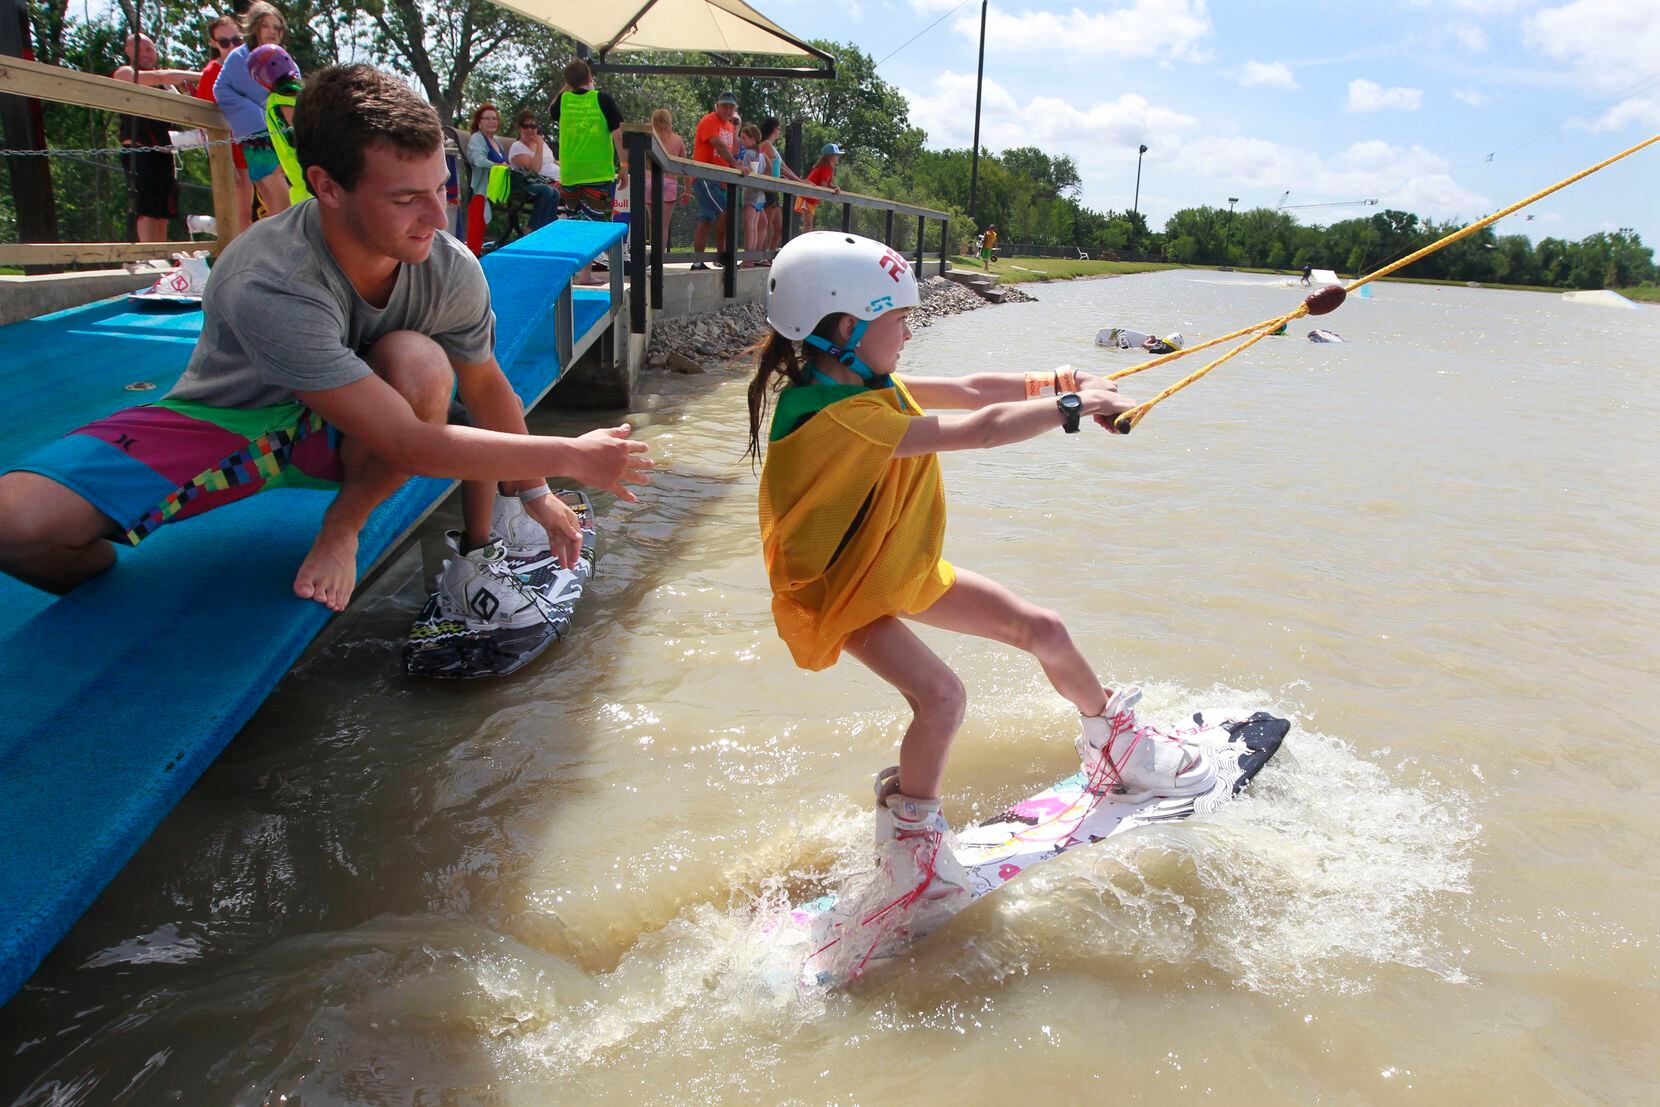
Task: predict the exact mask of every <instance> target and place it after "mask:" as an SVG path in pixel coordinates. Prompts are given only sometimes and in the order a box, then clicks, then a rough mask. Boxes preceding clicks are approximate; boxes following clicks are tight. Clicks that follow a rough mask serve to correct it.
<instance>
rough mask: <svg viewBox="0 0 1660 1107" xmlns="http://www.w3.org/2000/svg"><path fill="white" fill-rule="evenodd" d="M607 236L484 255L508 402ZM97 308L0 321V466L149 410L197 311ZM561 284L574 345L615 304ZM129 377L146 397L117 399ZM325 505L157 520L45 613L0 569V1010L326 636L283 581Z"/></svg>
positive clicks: (405, 521) (594, 233)
mask: <svg viewBox="0 0 1660 1107" xmlns="http://www.w3.org/2000/svg"><path fill="white" fill-rule="evenodd" d="M624 230H625V228H624V227H623V226H622V225H620V224H606V223H581V222H559V223H554V224H552V225H550V226H548V227H546V228H543V229H542V230H540V231H537V232H535V233H534V234H532V235H530V236H528V237H527V238H524V239H520V240H519V241H518V242H515V243H513V244H511V245H509V246H507V247H504V248H503V249H502V250H499V251H497V252H496V253H494V254H491V255H489V256H488V257H486V258H485V259H484V270H485V275H486V276H487V277H488V278H489V280H490V288H491V298H492V302H493V304H494V307H495V311H496V318H497V335H496V353H497V359H498V360H499V361H500V362H501V363H502V366H503V368H504V370H505V371H506V372H507V376H508V379H509V381H510V382H511V383H512V385H513V387H514V389H515V390H516V391H517V392H518V394H519V395H520V397H521V398H522V399H524V400H525V401H526V403H527V404H530V403H533V402H534V401H535V400H536V399H537V398H538V397H540V396H541V395H542V394H543V393H544V392H545V391H546V390H547V389H548V387H549V386H550V385H551V384H552V383H553V381H554V380H555V379H557V377H558V376H559V374H560V373H561V372H562V370H563V368H564V367H563V366H561V365H560V364H559V361H558V359H557V358H556V357H555V356H554V355H553V351H554V349H555V348H556V347H557V335H556V334H555V332H554V328H553V315H554V312H553V310H552V308H553V304H554V301H555V300H556V299H557V297H558V294H559V292H560V290H561V289H562V288H564V287H565V286H566V285H568V284H569V282H570V280H571V278H572V276H573V275H574V274H575V273H576V271H577V270H578V269H579V268H581V267H582V266H584V265H586V264H587V262H588V261H589V260H590V259H592V258H593V257H595V256H596V255H598V254H600V253H602V252H604V251H605V250H607V249H609V248H610V247H611V246H612V244H613V243H615V242H616V241H618V240H619V239H620V238H621V237H622V235H623V233H624ZM130 308H131V305H129V304H128V303H127V302H126V301H125V300H124V299H123V300H116V301H106V302H104V303H99V304H94V305H90V306H88V307H85V308H77V309H74V310H72V311H66V312H59V313H57V314H55V315H51V316H45V317H42V318H39V319H33V320H29V321H27V322H24V323H17V324H13V325H12V326H9V327H4V328H0V349H4V350H5V351H6V356H5V357H4V358H0V390H3V394H4V395H5V396H6V398H7V403H5V404H3V405H0V471H3V470H4V469H5V468H6V467H7V466H9V465H10V464H13V463H15V462H17V461H18V460H20V459H21V458H22V457H24V456H26V455H27V454H29V453H30V452H32V451H33V450H35V449H36V448H38V447H39V446H42V445H44V444H46V443H47V442H49V441H51V440H53V439H54V438H56V437H58V436H59V435H62V434H63V433H64V432H66V431H68V430H71V429H73V428H74V427H77V426H79V425H81V424H83V423H86V422H89V421H91V420H93V419H96V418H99V417H101V416H103V415H106V414H108V413H109V412H111V411H113V410H116V409H117V408H121V407H126V406H131V405H132V404H138V403H144V402H147V401H149V400H152V399H154V398H156V397H157V396H159V395H162V394H163V393H164V392H165V391H166V390H167V389H168V388H169V387H171V386H172V384H173V381H174V380H175V379H176V378H177V377H178V375H179V373H180V372H181V371H182V370H183V369H184V366H185V364H186V362H187V361H188V360H189V357H190V351H191V348H192V347H193V345H194V343H195V339H196V335H197V333H198V332H199V330H200V326H201V313H200V312H199V311H183V312H179V311H170V310H165V309H164V310H162V311H153V310H130ZM616 309H617V306H616V305H613V304H612V303H611V299H610V295H609V292H608V290H605V289H582V290H577V295H575V296H574V297H573V316H574V325H573V327H572V330H573V332H574V334H575V335H576V336H577V337H580V336H582V335H584V334H586V333H588V332H589V331H590V330H591V329H592V327H593V326H594V325H595V324H596V323H597V322H599V321H601V320H603V319H604V318H605V317H606V316H607V314H608V313H610V312H612V311H613V310H616ZM137 382H148V383H150V384H153V385H155V386H156V387H155V388H154V389H153V390H145V391H129V390H128V389H127V386H128V385H129V384H134V383H137ZM453 486H454V482H452V481H447V480H437V479H432V478H416V479H413V480H410V481H408V482H406V483H405V484H404V486H403V487H402V488H400V489H399V490H398V491H397V492H396V493H394V494H393V495H392V496H391V497H390V498H389V499H388V500H387V501H386V502H385V503H383V504H382V505H381V506H380V507H379V508H378V509H377V510H376V511H375V513H374V515H373V516H372V517H371V518H370V520H369V523H368V525H367V526H366V527H365V528H364V531H363V534H362V536H361V539H360V543H359V548H358V568H359V571H360V572H361V571H365V570H366V569H367V568H368V567H369V566H370V565H372V564H373V563H374V562H375V561H376V560H377V559H379V558H380V557H381V556H382V555H383V554H385V553H387V552H388V551H389V550H391V549H392V548H393V547H394V546H395V545H396V544H397V543H398V542H399V541H400V540H401V539H402V538H403V537H405V536H406V535H407V534H408V533H409V532H410V531H411V530H412V529H413V528H414V526H415V525H416V524H417V523H419V522H420V520H421V519H422V518H424V517H425V515H426V514H427V513H428V512H429V511H431V510H432V508H433V507H434V506H436V505H437V503H438V502H439V501H440V500H441V499H442V498H443V497H444V495H445V494H446V493H447V492H448V491H449V489H450V488H452V487H453ZM330 498H331V496H330V494H329V493H326V492H320V491H311V490H301V489H281V490H277V491H273V492H267V493H265V494H263V495H260V496H256V497H253V498H251V499H247V500H241V501H238V502H236V503H233V504H230V505H228V506H226V507H222V508H219V509H218V510H215V511H213V512H211V513H209V514H207V515H205V516H202V517H200V518H196V519H192V520H190V521H188V522H185V523H180V524H177V525H174V526H170V527H166V528H164V530H163V531H162V532H160V533H158V534H157V535H155V536H154V537H152V538H151V539H149V540H148V541H146V542H145V543H144V544H143V545H142V546H140V547H138V548H137V549H126V548H121V549H120V550H119V556H118V561H117V564H116V566H115V567H114V568H113V569H112V570H111V571H110V572H108V573H106V574H104V575H103V576H101V577H99V578H98V579H95V580H92V581H89V582H88V583H86V584H85V585H83V586H81V587H80V588H78V589H76V590H75V591H74V592H73V593H71V594H70V595H68V596H64V597H62V598H57V599H54V598H53V597H51V596H47V595H45V594H44V593H41V592H37V591H35V590H34V589H32V588H29V587H27V586H25V585H22V584H19V583H17V582H16V581H13V580H12V579H11V578H9V577H5V576H3V575H0V672H4V673H5V674H6V675H5V679H4V680H3V681H0V719H3V720H5V723H4V729H3V730H0V1002H4V1001H5V1000H6V999H9V998H10V997H11V995H12V993H13V992H15V991H16V990H17V988H18V987H19V986H20V985H21V984H22V983H23V981H24V980H26V979H27V978H28V976H29V974H30V973H31V972H33V971H34V968H35V966H36V965H37V964H39V962H40V960H41V959H42V958H43V957H45V955H46V954H47V953H48V952H49V951H50V950H51V948H52V946H53V945H55V944H56V943H57V941H58V939H59V938H61V937H62V936H63V934H64V933H65V932H66V931H67V930H68V929H69V927H70V926H71V925H73V924H74V922H75V920H76V919H77V918H79V917H80V915H81V913H82V912H84V911H85V910H86V909H87V907H89V906H90V905H91V903H92V901H93V900H94V899H95V898H96V897H97V895H98V893H99V892H100V891H101V890H102V889H103V887H104V886H105V885H106V884H107V883H108V882H109V881H110V879H111V878H112V877H114V876H115V874H116V873H117V872H119V871H120V869H121V867H122V866H123V865H124V864H126V862H127V860H128V859H129V858H130V857H131V856H132V855H133V853H134V852H135V851H136V850H137V849H138V847H139V846H140V845H142V844H143V842H144V840H145V839H146V838H148V837H149V835H150V832H151V831H152V830H153V829H154V828H155V826H156V824H158V823H159V822H160V821H161V819H162V818H163V817H164V816H165V815H166V814H167V812H168V811H169V810H171V808H172V807H173V805H174V804H175V803H177V802H178V800H179V798H180V797H182V796H183V795H184V793H185V792H186V791H188V790H189V788H190V786H191V785H192V784H193V783H194V782H195V781H196V779H197V777H199V776H200V775H201V773H202V771H203V770H204V769H206V768H207V766H208V765H209V764H210V763H211V762H212V761H213V759H214V758H215V757H216V756H218V754H219V752H220V751H221V750H222V749H223V748H224V747H225V745H226V743H228V742H229V741H230V739H231V738H232V737H233V736H234V735H235V734H236V732H237V731H238V730H239V729H240V728H241V727H242V724H243V723H244V722H246V721H247V719H248V718H249V716H251V715H252V714H253V712H254V710H255V709H256V708H258V706H259V705H260V703H261V702H263V701H264V699H265V697H266V695H267V694H269V693H270V691H271V689H272V688H274V687H275V686H276V684H277V682H278V681H279V680H280V679H281V678H282V677H283V675H284V674H285V673H286V672H287V671H288V669H289V667H290V666H291V665H292V664H293V663H294V661H295V659H297V658H298V657H299V656H300V654H301V653H302V652H303V651H304V650H305V648H306V646H307V645H308V644H309V643H310V642H311V640H312V639H313V638H314V637H315V636H316V634H317V632H318V631H319V630H321V629H322V627H323V625H324V624H325V623H326V622H327V621H328V618H329V613H328V612H327V611H326V610H325V609H324V608H322V607H321V606H320V605H318V604H315V603H312V602H310V601H307V600H301V599H298V598H296V597H295V596H294V594H293V592H292V591H291V586H292V582H293V578H294V570H295V569H296V568H298V566H299V564H300V561H301V560H302V559H303V558H304V556H305V553H306V551H307V549H309V548H310V545H311V540H312V538H313V537H314V536H315V535H316V533H317V528H318V524H319V523H320V521H321V519H322V513H323V509H324V508H325V507H327V506H328V503H329V500H330Z"/></svg>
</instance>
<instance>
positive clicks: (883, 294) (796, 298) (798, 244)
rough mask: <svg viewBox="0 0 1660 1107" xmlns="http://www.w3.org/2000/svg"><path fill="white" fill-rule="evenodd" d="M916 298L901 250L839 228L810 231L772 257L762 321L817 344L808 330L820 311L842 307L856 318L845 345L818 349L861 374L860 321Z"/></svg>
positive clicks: (864, 374) (831, 311) (914, 301)
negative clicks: (857, 354)
mask: <svg viewBox="0 0 1660 1107" xmlns="http://www.w3.org/2000/svg"><path fill="white" fill-rule="evenodd" d="M920 302H921V297H920V296H919V295H918V294H917V288H916V275H915V274H913V273H912V272H911V265H910V263H909V262H907V261H906V260H905V257H904V255H903V254H901V253H900V252H899V251H897V250H895V249H893V248H892V247H890V246H884V245H882V243H880V242H877V241H876V240H875V239H871V238H862V237H860V236H859V235H856V234H847V233H846V232H843V231H813V232H811V233H810V234H804V235H798V236H796V237H795V238H792V239H790V240H789V242H787V243H785V244H784V248H783V249H782V250H779V251H778V255H777V256H776V257H775V258H774V259H773V262H772V271H771V273H770V274H769V279H768V280H767V322H768V323H771V324H772V326H773V329H774V330H776V331H777V332H778V333H779V334H781V335H783V336H784V337H785V338H788V339H791V340H793V341H797V342H809V343H810V344H811V345H813V346H819V345H820V342H822V340H817V339H813V337H812V334H813V329H814V328H815V327H817V326H818V325H819V323H820V322H821V321H822V320H823V319H824V317H825V316H827V315H834V314H837V313H840V312H845V313H846V314H848V315H851V316H853V318H855V319H857V320H859V325H857V326H856V327H855V328H854V331H853V336H852V337H851V339H850V340H849V342H848V345H847V347H846V348H845V349H842V348H831V347H830V346H829V345H828V344H825V345H824V346H822V347H821V348H823V349H826V350H828V352H829V353H830V354H831V356H833V357H836V358H837V359H839V360H840V361H841V362H842V363H843V364H844V365H847V366H848V367H849V368H851V369H853V371H854V372H856V373H858V374H859V376H861V377H866V378H869V377H870V376H871V374H870V371H869V369H868V368H867V367H866V366H865V365H864V363H863V362H861V361H859V359H858V358H856V357H854V356H853V350H854V348H855V347H857V346H858V344H859V339H860V338H862V337H863V336H864V331H865V324H868V323H870V322H871V321H873V320H874V319H876V318H877V316H880V315H882V314H884V313H886V312H889V311H893V310H894V309H896V308H913V307H916V306H917V304H918V303H920Z"/></svg>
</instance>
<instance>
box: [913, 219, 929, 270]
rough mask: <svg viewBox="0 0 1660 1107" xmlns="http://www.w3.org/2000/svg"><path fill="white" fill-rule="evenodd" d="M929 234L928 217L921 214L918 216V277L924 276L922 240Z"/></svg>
mask: <svg viewBox="0 0 1660 1107" xmlns="http://www.w3.org/2000/svg"><path fill="white" fill-rule="evenodd" d="M927 234H928V217H927V216H926V215H919V216H917V217H916V275H917V276H918V277H920V276H922V249H923V245H922V240H923V239H924V238H926V237H927Z"/></svg>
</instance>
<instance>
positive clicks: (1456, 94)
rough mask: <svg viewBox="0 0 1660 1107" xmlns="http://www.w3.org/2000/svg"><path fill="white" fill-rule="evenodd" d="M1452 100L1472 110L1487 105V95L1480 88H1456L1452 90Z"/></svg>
mask: <svg viewBox="0 0 1660 1107" xmlns="http://www.w3.org/2000/svg"><path fill="white" fill-rule="evenodd" d="M1452 98H1453V99H1454V100H1457V101H1458V102H1459V103H1461V104H1468V105H1470V106H1471V107H1472V108H1479V107H1481V105H1483V104H1485V103H1487V94H1486V93H1485V92H1483V91H1481V90H1480V89H1479V88H1455V89H1453V90H1452Z"/></svg>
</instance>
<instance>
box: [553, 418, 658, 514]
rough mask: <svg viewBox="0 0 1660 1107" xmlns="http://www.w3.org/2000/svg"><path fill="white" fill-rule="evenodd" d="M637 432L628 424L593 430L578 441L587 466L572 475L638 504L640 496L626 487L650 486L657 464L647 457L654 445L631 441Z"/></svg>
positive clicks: (585, 482)
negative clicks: (631, 436) (633, 485)
mask: <svg viewBox="0 0 1660 1107" xmlns="http://www.w3.org/2000/svg"><path fill="white" fill-rule="evenodd" d="M633 429H634V428H633V427H630V426H629V425H628V424H627V423H624V424H622V425H621V426H616V427H601V428H599V429H598V430H591V431H589V432H588V433H587V434H584V435H582V436H580V437H579V438H577V440H576V441H577V444H578V445H579V447H580V448H581V449H582V452H583V461H584V462H585V466H584V469H583V471H582V472H580V473H573V474H572V475H573V476H575V477H578V478H580V479H581V480H582V482H583V483H584V484H588V485H592V486H593V487H595V488H602V489H604V490H605V491H607V492H611V493H613V494H615V495H616V496H617V497H618V498H619V499H622V500H626V501H627V502H629V503H635V502H637V500H638V499H639V497H637V496H635V495H634V493H633V492H631V491H630V490H629V489H628V488H627V487H626V486H627V485H630V484H648V483H650V481H651V470H652V469H653V468H655V467H656V465H657V463H656V462H654V461H652V460H651V458H650V457H648V456H646V455H647V453H648V452H649V451H650V449H651V447H650V446H647V445H646V444H645V443H644V442H631V441H629V438H628V436H629V434H630V433H631V432H632V431H633Z"/></svg>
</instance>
